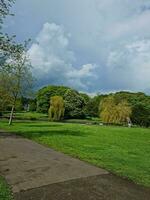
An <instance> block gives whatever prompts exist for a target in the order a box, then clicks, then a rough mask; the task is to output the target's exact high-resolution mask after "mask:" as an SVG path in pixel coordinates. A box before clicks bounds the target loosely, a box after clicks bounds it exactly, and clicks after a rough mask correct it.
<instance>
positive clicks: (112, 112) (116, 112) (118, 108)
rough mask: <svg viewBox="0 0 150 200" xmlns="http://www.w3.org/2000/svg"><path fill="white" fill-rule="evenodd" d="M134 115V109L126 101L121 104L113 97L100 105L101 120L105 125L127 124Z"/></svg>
mask: <svg viewBox="0 0 150 200" xmlns="http://www.w3.org/2000/svg"><path fill="white" fill-rule="evenodd" d="M131 114H132V109H131V107H130V106H129V104H128V102H127V101H125V100H122V101H120V102H119V103H118V102H116V101H115V98H114V97H113V96H109V97H107V98H105V99H103V100H102V102H101V103H100V118H101V119H102V121H103V122H104V123H112V124H123V123H127V122H128V119H129V118H130V116H131Z"/></svg>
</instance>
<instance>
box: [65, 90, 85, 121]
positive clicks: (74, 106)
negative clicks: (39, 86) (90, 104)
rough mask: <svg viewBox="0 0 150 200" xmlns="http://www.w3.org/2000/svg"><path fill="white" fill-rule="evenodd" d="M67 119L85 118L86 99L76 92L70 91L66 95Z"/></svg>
mask: <svg viewBox="0 0 150 200" xmlns="http://www.w3.org/2000/svg"><path fill="white" fill-rule="evenodd" d="M64 99H65V118H78V119H80V118H85V114H84V106H85V100H84V98H83V97H82V96H81V95H80V94H79V93H78V92H76V91H74V90H71V89H68V90H67V91H66V93H65V95H64Z"/></svg>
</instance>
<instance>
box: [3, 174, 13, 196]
mask: <svg viewBox="0 0 150 200" xmlns="http://www.w3.org/2000/svg"><path fill="white" fill-rule="evenodd" d="M12 199H13V197H12V194H11V191H10V188H9V186H8V185H7V184H6V182H5V180H4V179H3V178H2V177H0V200H12Z"/></svg>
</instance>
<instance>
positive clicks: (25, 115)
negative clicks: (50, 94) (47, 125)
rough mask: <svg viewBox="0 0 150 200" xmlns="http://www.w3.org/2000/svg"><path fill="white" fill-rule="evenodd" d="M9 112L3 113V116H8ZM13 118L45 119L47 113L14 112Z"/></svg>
mask: <svg viewBox="0 0 150 200" xmlns="http://www.w3.org/2000/svg"><path fill="white" fill-rule="evenodd" d="M9 115H10V113H9V112H6V113H3V117H7V118H9ZM14 118H15V119H19V120H47V119H48V115H47V114H43V113H37V112H16V113H14Z"/></svg>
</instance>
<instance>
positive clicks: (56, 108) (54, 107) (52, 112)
mask: <svg viewBox="0 0 150 200" xmlns="http://www.w3.org/2000/svg"><path fill="white" fill-rule="evenodd" d="M64 111H65V108H64V100H63V98H62V97H61V96H53V97H51V99H50V108H49V119H50V120H51V121H59V120H61V119H62V118H63V117H64Z"/></svg>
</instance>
